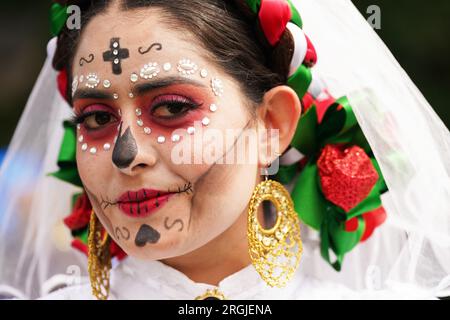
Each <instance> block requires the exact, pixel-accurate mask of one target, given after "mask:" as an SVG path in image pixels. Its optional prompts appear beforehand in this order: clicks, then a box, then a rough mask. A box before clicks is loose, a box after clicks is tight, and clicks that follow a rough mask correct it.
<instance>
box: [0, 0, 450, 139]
mask: <svg viewBox="0 0 450 320" xmlns="http://www.w3.org/2000/svg"><path fill="white" fill-rule="evenodd" d="M336 1H341V0H336ZM353 2H354V4H355V5H356V6H357V7H358V9H359V10H360V11H361V13H362V14H363V15H364V16H366V17H368V16H369V14H367V8H368V7H369V6H370V5H378V6H379V7H380V8H381V30H377V32H378V34H379V35H380V36H381V38H382V39H383V40H384V42H385V43H386V44H387V46H388V47H389V48H390V49H391V51H392V53H393V54H394V56H395V57H396V58H397V60H398V61H399V62H400V64H401V65H402V67H403V68H404V69H405V70H406V72H407V73H408V74H409V76H410V77H411V78H412V80H413V81H414V82H415V83H416V85H417V86H418V87H419V89H420V90H421V91H422V93H423V94H424V95H425V97H426V98H427V100H428V101H429V102H430V103H431V105H432V106H433V107H434V109H435V110H436V112H437V113H438V114H439V115H440V117H441V119H443V121H444V122H445V123H446V124H447V126H448V127H449V126H450V107H449V106H447V101H450V60H449V58H450V41H449V38H450V37H449V33H450V19H449V15H450V1H449V0H433V1H428V2H426V1H425V2H424V1H423V0H353ZM50 3H51V1H50V0H48V1H36V0H21V1H1V2H0V39H1V40H0V63H1V75H0V80H1V85H0V119H1V121H0V126H1V129H0V148H1V147H5V146H7V144H8V143H9V141H10V139H11V137H12V134H13V133H14V129H15V126H16V124H17V122H18V120H19V118H20V115H21V113H22V111H23V107H24V106H25V103H26V101H27V98H28V96H29V94H30V92H31V89H32V88H33V84H34V82H35V80H36V78H37V76H38V73H39V71H40V69H41V67H42V64H43V62H44V60H45V56H46V43H47V41H48V39H49V38H50V33H49V22H48V10H49V7H50Z"/></svg>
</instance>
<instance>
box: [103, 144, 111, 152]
mask: <svg viewBox="0 0 450 320" xmlns="http://www.w3.org/2000/svg"><path fill="white" fill-rule="evenodd" d="M110 149H111V145H110V144H109V143H105V144H104V145H103V150H105V151H108V150H110Z"/></svg>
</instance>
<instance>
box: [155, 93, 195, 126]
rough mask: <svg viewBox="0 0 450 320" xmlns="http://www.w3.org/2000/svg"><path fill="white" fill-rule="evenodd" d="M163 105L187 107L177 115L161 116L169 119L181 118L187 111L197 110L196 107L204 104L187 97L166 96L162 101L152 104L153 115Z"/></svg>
mask: <svg viewBox="0 0 450 320" xmlns="http://www.w3.org/2000/svg"><path fill="white" fill-rule="evenodd" d="M156 99H158V98H156ZM162 106H167V107H168V108H170V107H173V106H181V107H182V108H186V110H185V111H183V112H180V114H177V115H175V116H170V117H160V118H162V119H165V120H167V119H168V120H170V119H177V118H181V117H182V116H184V115H185V114H186V113H187V112H189V111H192V110H195V109H198V108H199V107H201V106H202V104H201V103H196V102H193V101H191V100H190V99H189V98H187V97H183V96H171V97H170V98H164V99H163V100H162V101H160V102H158V103H156V104H154V105H152V106H151V107H150V113H151V114H152V115H153V114H154V113H155V111H156V110H158V109H159V108H160V107H162Z"/></svg>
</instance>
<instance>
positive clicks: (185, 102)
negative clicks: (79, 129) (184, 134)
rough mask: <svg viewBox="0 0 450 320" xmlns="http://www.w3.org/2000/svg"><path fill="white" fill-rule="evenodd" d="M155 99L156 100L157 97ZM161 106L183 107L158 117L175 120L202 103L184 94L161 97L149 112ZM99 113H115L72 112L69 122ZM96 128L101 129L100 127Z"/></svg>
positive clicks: (82, 119)
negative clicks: (170, 113) (174, 113)
mask: <svg viewBox="0 0 450 320" xmlns="http://www.w3.org/2000/svg"><path fill="white" fill-rule="evenodd" d="M155 100H158V97H157V98H156V99H155ZM162 106H167V107H168V108H169V109H170V107H173V106H180V107H181V108H183V109H184V108H185V110H184V111H183V112H180V113H179V114H177V115H175V116H167V117H159V118H160V119H163V120H175V119H178V118H181V117H183V116H184V115H185V114H186V113H188V112H189V111H192V110H195V109H197V108H199V107H201V106H202V103H196V102H193V101H191V100H190V99H189V98H187V97H184V96H171V97H170V98H161V101H159V102H158V103H156V104H154V105H152V106H151V107H150V113H151V114H154V113H155V111H156V110H158V109H159V108H160V107H162ZM101 114H107V115H109V116H111V117H115V115H113V114H111V113H110V112H107V111H90V112H86V113H82V114H76V113H74V114H73V115H72V117H71V119H70V122H71V123H72V125H73V126H76V125H78V124H82V123H84V122H85V120H86V119H87V118H89V117H91V116H95V115H101ZM98 129H101V127H100V128H98ZM90 130H95V129H90Z"/></svg>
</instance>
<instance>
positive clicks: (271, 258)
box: [247, 176, 303, 287]
mask: <svg viewBox="0 0 450 320" xmlns="http://www.w3.org/2000/svg"><path fill="white" fill-rule="evenodd" d="M264 201H270V202H272V203H273V204H274V206H275V208H276V214H277V218H276V222H275V225H274V226H273V227H272V228H270V229H265V228H263V227H262V226H261V224H260V223H259V221H258V208H259V206H260V205H261V204H262V203H263V202H264ZM247 236H248V244H249V255H250V257H251V259H252V263H253V266H254V267H255V269H256V271H257V272H258V273H259V275H260V276H261V278H262V279H263V280H264V281H265V282H266V283H267V284H268V285H269V286H271V287H284V286H285V285H286V284H287V282H288V281H289V280H290V279H291V278H292V277H293V275H294V273H295V271H296V269H297V268H298V266H299V263H300V258H301V255H302V251H303V245H302V240H301V237H300V222H299V218H298V215H297V213H296V212H295V211H294V204H293V202H292V199H291V197H290V195H289V192H288V191H287V190H286V188H285V187H284V186H283V185H282V184H280V183H279V182H277V181H273V180H269V179H268V177H267V176H266V178H265V180H264V181H263V182H261V183H260V184H258V185H257V186H256V188H255V190H254V192H253V195H252V198H251V199H250V203H249V208H248V225H247Z"/></svg>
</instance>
